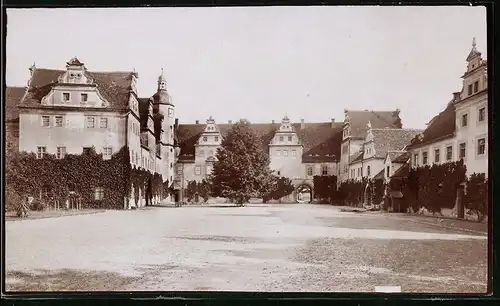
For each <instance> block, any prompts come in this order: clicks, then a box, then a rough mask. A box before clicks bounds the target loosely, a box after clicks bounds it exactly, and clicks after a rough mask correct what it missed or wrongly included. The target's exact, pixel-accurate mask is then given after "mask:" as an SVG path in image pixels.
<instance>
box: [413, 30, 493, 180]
mask: <svg viewBox="0 0 500 306" xmlns="http://www.w3.org/2000/svg"><path fill="white" fill-rule="evenodd" d="M466 60H467V71H466V72H465V74H464V75H463V76H462V79H463V87H462V91H461V92H456V93H454V94H453V99H452V100H451V101H450V102H449V103H448V104H447V106H446V108H445V109H444V111H443V112H441V113H440V114H439V115H437V116H436V117H434V118H433V119H432V120H431V121H430V122H429V124H428V126H427V128H426V129H425V131H424V132H423V133H422V134H419V135H417V136H416V137H415V138H414V139H413V140H412V142H411V144H410V145H409V147H408V151H409V152H410V153H411V159H410V162H411V166H412V167H419V166H425V165H432V164H434V163H443V162H453V161H458V160H461V159H463V160H464V163H465V165H466V167H467V174H468V175H470V174H472V173H474V172H476V173H485V174H486V175H488V123H487V122H488V75H487V62H486V61H485V60H483V59H482V57H481V53H480V52H479V51H478V50H477V48H476V43H475V39H473V43H472V49H471V51H470V53H469V55H468V56H467V59H466Z"/></svg>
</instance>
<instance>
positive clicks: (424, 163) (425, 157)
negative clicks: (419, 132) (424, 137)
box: [422, 152, 427, 165]
mask: <svg viewBox="0 0 500 306" xmlns="http://www.w3.org/2000/svg"><path fill="white" fill-rule="evenodd" d="M422 165H427V152H422Z"/></svg>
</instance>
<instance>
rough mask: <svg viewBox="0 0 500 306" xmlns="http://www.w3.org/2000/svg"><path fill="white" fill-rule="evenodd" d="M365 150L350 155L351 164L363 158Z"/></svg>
mask: <svg viewBox="0 0 500 306" xmlns="http://www.w3.org/2000/svg"><path fill="white" fill-rule="evenodd" d="M363 156H364V151H359V152H356V153H354V154H352V155H351V156H349V164H354V163H357V162H359V161H362V160H363Z"/></svg>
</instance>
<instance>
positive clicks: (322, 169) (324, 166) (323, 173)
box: [321, 165, 328, 176]
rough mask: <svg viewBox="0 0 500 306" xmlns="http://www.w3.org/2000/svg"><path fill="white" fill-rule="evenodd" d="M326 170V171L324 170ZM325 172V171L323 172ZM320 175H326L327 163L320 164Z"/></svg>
mask: <svg viewBox="0 0 500 306" xmlns="http://www.w3.org/2000/svg"><path fill="white" fill-rule="evenodd" d="M325 170H326V171H325ZM325 172H326V173H325ZM321 175H323V176H326V175H328V165H322V166H321Z"/></svg>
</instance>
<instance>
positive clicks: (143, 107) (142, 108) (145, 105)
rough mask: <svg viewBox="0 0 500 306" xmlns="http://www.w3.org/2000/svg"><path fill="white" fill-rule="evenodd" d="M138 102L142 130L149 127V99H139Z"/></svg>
mask: <svg viewBox="0 0 500 306" xmlns="http://www.w3.org/2000/svg"><path fill="white" fill-rule="evenodd" d="M137 101H138V102H139V121H140V124H141V130H142V129H146V128H147V127H148V115H149V98H138V99H137Z"/></svg>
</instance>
